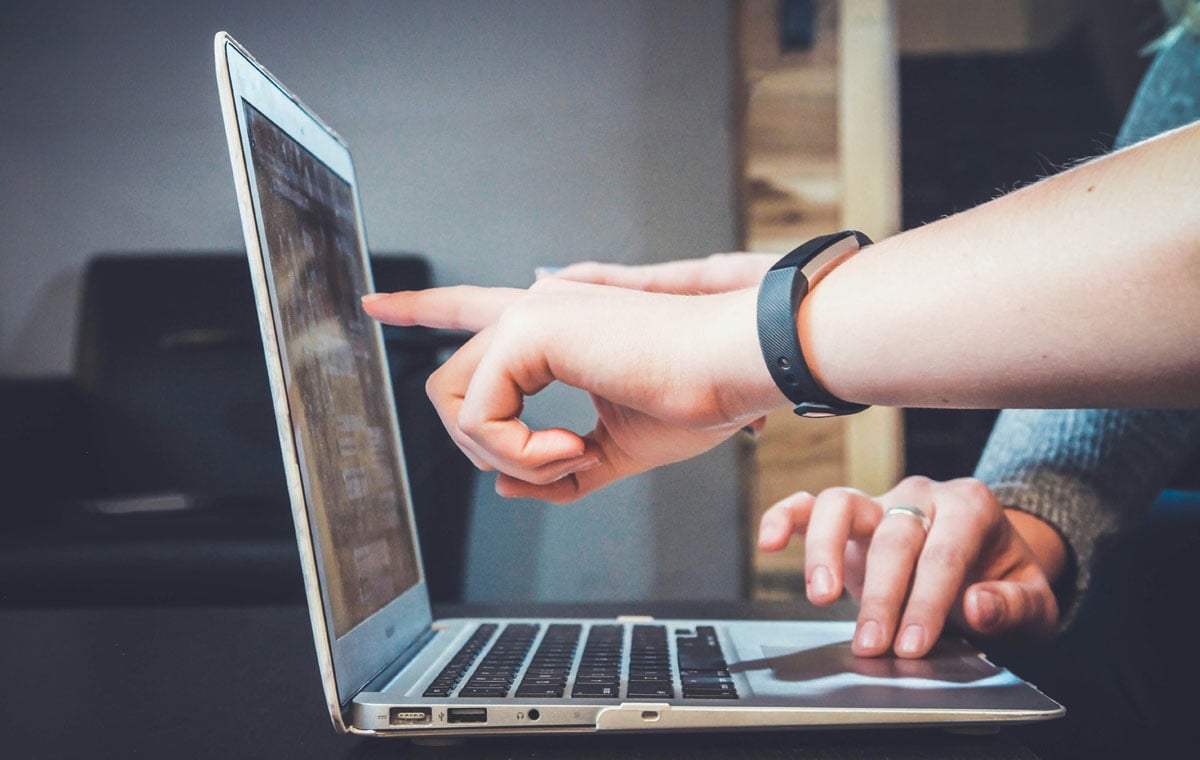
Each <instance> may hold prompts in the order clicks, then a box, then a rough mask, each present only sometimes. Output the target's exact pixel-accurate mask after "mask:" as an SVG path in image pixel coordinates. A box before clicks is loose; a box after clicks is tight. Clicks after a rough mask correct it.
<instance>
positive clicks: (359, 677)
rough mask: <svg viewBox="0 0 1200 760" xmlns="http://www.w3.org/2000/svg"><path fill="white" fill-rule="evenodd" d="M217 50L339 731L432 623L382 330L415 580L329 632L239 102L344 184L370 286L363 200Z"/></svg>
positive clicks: (344, 170) (312, 140)
mask: <svg viewBox="0 0 1200 760" xmlns="http://www.w3.org/2000/svg"><path fill="white" fill-rule="evenodd" d="M214 44H215V52H216V62H217V80H218V85H219V88H220V90H221V107H222V112H223V115H224V118H225V129H226V135H227V138H228V142H229V152H230V160H231V162H232V164H233V170H234V179H235V184H236V185H237V195H238V206H239V210H240V212H241V217H242V232H243V235H244V237H245V241H246V251H247V257H248V259H249V263H250V272H251V277H252V280H253V284H254V294H255V301H256V305H257V308H258V313H259V324H260V326H261V328H262V336H263V348H264V353H265V356H266V363H267V374H268V377H269V379H270V385H271V393H272V397H273V402H274V407H275V412H276V419H277V422H278V425H277V427H278V431H279V442H280V448H281V450H282V453H283V464H284V471H285V475H286V480H287V485H288V495H289V499H290V501H291V506H292V516H293V519H294V522H295V526H296V536H297V541H298V543H299V548H300V560H301V568H302V571H303V575H304V582H305V592H306V597H307V600H308V608H309V615H310V618H311V620H312V624H313V637H314V640H315V643H316V648H317V657H318V660H319V663H320V667H321V675H322V682H323V685H324V687H325V692H326V697H327V699H328V700H329V704H330V712H331V717H332V718H333V721H334V724H335V726H337V728H338V729H339V730H346V729H347V724H346V722H345V717H344V716H345V710H346V705H347V704H348V703H349V701H350V700H351V699H352V698H353V697H354V695H355V694H356V693H357V692H358V691H359V690H360V689H361V688H362V686H363V685H365V684H366V683H367V681H369V680H370V679H371V678H372V677H374V676H375V675H376V674H378V673H379V672H380V671H381V670H383V669H384V668H385V667H386V666H387V665H388V664H389V663H390V662H391V661H392V660H393V659H394V658H395V657H396V656H397V655H399V654H400V652H402V651H403V650H404V649H406V648H407V646H408V645H409V644H411V643H412V642H413V641H415V640H416V639H417V638H418V637H420V636H421V635H422V634H423V633H424V632H425V631H427V630H428V629H429V627H430V624H431V623H432V615H431V610H430V606H429V594H428V592H427V589H426V586H425V571H424V565H423V563H422V562H421V556H420V545H419V541H418V537H417V527H416V523H415V520H414V515H413V510H412V508H411V503H412V502H411V491H410V488H409V484H408V478H407V471H406V470H405V468H404V466H403V461H404V459H403V450H402V446H401V441H400V431H399V425H398V423H397V421H396V412H395V408H394V400H393V396H392V393H391V378H390V375H389V374H388V372H387V365H386V354H385V353H384V344H383V337H382V330H380V329H379V328H378V326H377V327H376V329H375V342H376V351H377V356H378V358H379V361H378V362H377V364H378V370H379V377H378V378H377V381H378V382H380V383H383V384H384V387H385V388H387V389H388V392H387V393H386V398H387V402H388V405H389V412H390V419H389V420H384V421H380V422H381V424H383V425H384V426H385V427H386V428H387V429H388V430H389V431H390V434H391V437H392V441H393V444H394V450H395V451H396V452H397V456H398V457H399V458H400V468H399V469H400V473H401V481H402V491H403V498H404V499H405V504H404V505H401V506H402V507H403V508H404V511H405V513H406V516H407V519H408V522H409V529H410V532H411V535H412V536H413V551H414V552H415V553H416V561H417V569H418V574H419V579H418V581H417V583H416V584H415V585H414V586H412V587H411V588H409V589H408V590H407V591H405V592H404V593H402V594H401V595H400V596H398V597H396V598H395V599H393V600H392V601H391V602H389V603H388V604H386V605H385V606H384V607H382V608H381V609H380V610H378V611H376V612H375V613H373V614H371V615H370V616H369V617H367V618H366V619H365V620H363V621H362V622H361V623H359V624H358V625H356V626H354V627H353V628H352V629H350V630H349V631H348V632H346V633H345V634H344V635H342V636H341V637H340V638H338V637H336V636H335V634H334V628H333V621H332V615H331V611H330V606H329V594H328V588H327V585H326V583H325V576H324V573H323V572H322V563H323V560H322V552H321V541H322V540H323V537H322V536H320V535H318V534H317V533H315V532H314V531H313V520H312V519H311V517H310V513H309V509H310V507H309V504H308V500H307V498H306V497H305V488H304V475H303V470H302V467H301V460H300V453H299V449H298V441H297V438H296V436H295V434H294V432H293V426H292V417H291V411H290V408H289V405H288V394H287V392H286V379H285V378H286V356H285V355H284V352H283V347H282V345H281V343H280V339H279V335H278V330H277V325H278V324H279V315H278V312H277V308H276V305H275V301H274V299H273V298H272V285H271V279H270V271H271V269H270V267H271V264H270V260H269V257H268V255H267V251H266V243H265V236H264V232H263V226H262V216H261V209H260V205H259V203H258V202H257V184H256V182H255V174H254V165H253V162H252V161H250V160H249V134H248V130H247V125H246V113H245V111H244V109H243V107H242V104H243V102H245V103H248V104H250V105H251V106H253V107H254V108H255V109H257V110H258V111H259V112H260V113H261V114H263V115H264V116H265V117H266V118H268V119H270V120H271V121H272V122H274V124H275V125H276V126H278V127H279V128H280V129H282V130H283V131H284V132H285V133H286V134H287V135H288V136H289V137H291V138H292V139H293V140H295V141H296V142H297V143H299V144H300V145H301V146H303V147H304V148H305V149H306V150H308V151H309V152H311V153H312V154H313V155H314V156H315V157H316V158H317V159H318V160H320V161H321V162H322V163H324V164H325V165H326V166H327V167H329V169H330V170H331V171H333V172H334V173H335V174H337V175H338V176H339V177H341V178H342V179H343V180H345V181H346V182H347V183H348V184H349V185H350V188H351V194H352V198H353V203H354V215H355V220H356V227H357V232H358V246H359V258H360V263H361V266H362V267H363V270H364V271H363V274H364V277H365V282H366V283H367V284H368V287H372V288H373V286H372V285H371V282H372V280H371V272H370V267H369V266H368V262H367V257H366V251H367V247H366V238H365V228H364V226H363V218H362V204H361V203H360V201H359V197H358V184H357V182H356V179H355V174H354V166H353V162H352V160H351V157H350V151H349V149H348V147H347V146H346V144H345V142H344V141H342V139H341V138H340V137H339V136H338V135H337V133H336V132H334V131H333V130H332V129H330V128H329V127H328V126H327V125H325V123H324V122H323V121H321V119H320V118H319V117H317V116H316V115H315V114H314V113H313V112H312V111H311V110H310V109H309V108H307V107H306V106H305V105H304V104H303V103H302V102H301V101H300V100H299V99H297V98H296V97H295V96H294V95H292V94H291V93H290V92H289V91H288V90H287V89H286V88H285V87H284V86H283V85H282V84H280V83H279V82H278V81H277V80H276V79H275V78H274V77H273V76H272V75H271V74H270V73H269V72H267V71H266V70H265V69H264V68H263V67H262V66H261V65H259V64H258V63H257V62H256V61H255V60H254V58H253V57H252V56H251V55H250V54H249V53H247V52H246V51H245V49H244V48H242V46H241V45H239V44H238V43H237V42H236V41H235V40H234V39H233V38H232V37H230V36H229V35H228V34H226V33H224V32H220V33H218V34H217V35H216V39H215V43H214Z"/></svg>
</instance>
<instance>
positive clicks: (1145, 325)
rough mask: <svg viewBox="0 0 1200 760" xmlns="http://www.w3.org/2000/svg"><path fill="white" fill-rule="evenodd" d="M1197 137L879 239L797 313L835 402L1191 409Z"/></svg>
mask: <svg viewBox="0 0 1200 760" xmlns="http://www.w3.org/2000/svg"><path fill="white" fill-rule="evenodd" d="M1198 158H1200V123H1197V124H1193V125H1191V126H1189V127H1185V128H1183V129H1180V130H1176V131H1174V132H1169V133H1167V134H1164V135H1162V136H1160V137H1157V138H1154V139H1152V140H1149V141H1146V142H1144V143H1140V144H1138V145H1134V146H1132V147H1130V148H1127V149H1125V150H1122V151H1119V152H1117V153H1113V154H1110V155H1108V156H1105V157H1103V158H1100V159H1096V160H1094V161H1091V162H1089V163H1087V164H1084V165H1081V166H1078V167H1076V168H1074V169H1072V170H1070V171H1067V172H1064V173H1062V174H1059V175H1056V176H1054V177H1052V178H1050V179H1047V180H1043V181H1042V182H1039V183H1037V184H1035V185H1031V186H1028V187H1026V188H1023V189H1021V190H1019V191H1016V192H1013V193H1010V194H1008V195H1005V196H1002V197H1000V198H997V199H996V200H993V201H991V202H990V203H986V204H983V205H981V206H979V207H976V208H974V209H972V210H970V211H967V212H964V213H960V214H956V215H954V216H952V217H947V218H945V219H942V220H940V221H938V222H935V223H932V224H929V225H926V226H924V227H921V228H918V229H915V230H912V231H911V232H907V233H905V234H902V235H898V236H896V237H893V238H890V239H888V240H885V241H883V242H880V243H879V244H877V245H875V246H872V247H870V248H867V249H865V250H864V251H862V252H861V253H859V254H858V255H857V256H855V257H853V258H851V259H850V260H849V261H847V262H846V263H845V264H843V265H842V266H840V267H838V268H837V269H835V270H834V271H833V272H832V273H831V274H830V275H829V276H828V277H827V278H826V279H825V280H823V281H822V282H821V283H820V284H819V285H818V287H816V288H815V289H814V291H813V293H812V294H811V295H810V296H809V298H807V299H805V301H804V302H803V304H802V308H801V314H800V322H799V324H800V328H801V332H800V334H801V343H802V345H804V347H805V349H806V353H807V355H808V356H809V357H810V360H811V362H812V364H813V365H814V368H815V370H816V373H817V376H818V377H819V378H820V379H821V380H822V381H823V383H824V384H825V385H826V387H828V388H829V389H830V390H831V391H832V392H833V393H834V394H835V395H838V396H840V397H842V398H845V399H848V400H854V401H862V402H869V403H874V404H882V405H894V406H933V407H985V408H999V407H1063V406H1078V407H1083V406H1183V405H1192V406H1194V405H1197V404H1200V352H1197V351H1196V350H1195V340H1196V336H1197V335H1200V161H1198V160H1197V159H1198Z"/></svg>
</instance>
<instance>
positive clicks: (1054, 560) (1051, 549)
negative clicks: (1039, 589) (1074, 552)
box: [1004, 508, 1068, 585]
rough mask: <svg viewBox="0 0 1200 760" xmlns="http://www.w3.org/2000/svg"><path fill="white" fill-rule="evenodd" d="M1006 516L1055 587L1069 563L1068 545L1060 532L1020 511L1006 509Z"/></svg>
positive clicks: (1039, 519) (1033, 516)
mask: <svg viewBox="0 0 1200 760" xmlns="http://www.w3.org/2000/svg"><path fill="white" fill-rule="evenodd" d="M1004 515H1005V517H1007V518H1008V521H1009V523H1010V524H1011V525H1012V526H1013V529H1014V530H1016V532H1017V535H1019V536H1020V537H1021V539H1022V540H1024V541H1025V543H1026V544H1027V545H1028V546H1029V549H1030V551H1032V552H1033V556H1034V557H1035V558H1036V559H1037V562H1038V564H1039V565H1041V568H1042V572H1043V573H1045V574H1046V579H1047V580H1048V581H1049V582H1050V584H1051V585H1054V584H1055V583H1056V582H1057V581H1058V579H1059V578H1061V577H1062V575H1063V572H1064V571H1065V570H1066V567H1067V561H1068V553H1067V545H1066V542H1065V541H1063V538H1062V536H1061V535H1060V534H1059V532H1058V530H1057V529H1056V528H1055V527H1054V526H1053V525H1051V524H1050V523H1048V522H1046V521H1045V520H1043V519H1041V518H1040V517H1037V516H1035V515H1031V514H1029V513H1028V512H1022V511H1021V510H1019V509H1009V508H1006V509H1005V510H1004Z"/></svg>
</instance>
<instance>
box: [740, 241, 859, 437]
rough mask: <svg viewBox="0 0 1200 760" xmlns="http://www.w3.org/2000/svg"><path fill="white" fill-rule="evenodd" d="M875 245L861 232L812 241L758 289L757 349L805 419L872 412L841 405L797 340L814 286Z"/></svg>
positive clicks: (783, 261)
mask: <svg viewBox="0 0 1200 760" xmlns="http://www.w3.org/2000/svg"><path fill="white" fill-rule="evenodd" d="M870 244H871V239H870V238H868V237H867V236H866V235H864V234H863V233H861V232H858V231H856V230H846V231H844V232H837V233H834V234H832V235H825V236H823V237H819V238H813V239H812V240H810V241H808V242H807V243H805V244H804V245H802V246H800V247H799V248H796V249H795V250H794V251H792V252H791V253H789V254H788V255H786V256H784V257H783V258H782V259H780V260H779V261H778V262H776V264H775V266H773V267H771V269H770V270H769V271H768V272H767V274H766V276H765V277H763V281H762V284H761V285H760V286H759V289H758V343H759V346H760V347H761V348H762V354H763V360H764V361H766V363H767V370H768V371H769V372H770V373H771V379H773V380H774V381H775V384H776V385H777V386H779V390H781V391H783V395H785V396H787V397H788V400H790V401H791V402H792V403H793V404H795V405H796V409H795V412H796V414H798V415H800V416H801V417H832V416H836V415H843V414H854V413H855V412H861V411H862V410H864V409H866V408H867V406H868V405H867V404H854V403H850V402H848V401H843V400H841V399H839V398H838V397H837V396H834V395H833V394H832V393H830V392H829V391H827V390H825V389H824V388H822V387H821V385H820V384H819V383H818V382H817V381H816V379H815V378H814V377H813V376H812V372H811V371H810V370H809V369H808V362H806V361H805V360H804V352H803V351H802V350H801V348H800V339H799V337H798V336H797V335H796V314H797V313H798V311H799V309H800V301H801V300H802V299H803V298H804V296H805V295H807V294H808V291H809V288H810V287H811V286H812V283H815V282H816V281H817V280H819V279H820V278H821V277H822V276H823V275H824V274H825V273H826V272H827V271H829V270H830V269H832V268H833V267H834V266H836V265H837V264H839V263H841V261H842V260H844V259H845V258H846V257H848V256H850V255H851V254H853V253H854V252H855V251H857V250H858V249H859V248H863V247H865V246H868V245H870Z"/></svg>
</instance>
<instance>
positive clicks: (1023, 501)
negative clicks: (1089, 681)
mask: <svg viewBox="0 0 1200 760" xmlns="http://www.w3.org/2000/svg"><path fill="white" fill-rule="evenodd" d="M1167 39H1168V40H1169V42H1168V43H1167V44H1166V45H1165V46H1164V47H1163V48H1162V50H1160V51H1159V53H1158V55H1157V57H1156V58H1155V61H1154V63H1153V64H1152V65H1151V67H1150V69H1149V70H1148V71H1147V73H1146V77H1145V79H1144V80H1143V81H1142V84H1141V87H1140V88H1139V90H1138V94H1137V96H1136V98H1135V99H1134V103H1133V105H1132V106H1131V108H1130V110H1129V114H1128V116H1127V117H1126V120H1125V123H1124V125H1123V126H1122V128H1121V132H1120V134H1119V135H1118V137H1117V143H1116V144H1117V147H1121V146H1124V145H1128V144H1131V143H1134V142H1137V141H1138V140H1142V139H1144V138H1147V137H1151V136H1153V135H1155V134H1158V133H1159V132H1163V131H1165V130H1168V129H1172V128H1174V127H1177V126H1181V125H1183V124H1189V123H1191V122H1192V121H1195V120H1196V119H1197V118H1200V39H1198V38H1197V37H1195V36H1192V35H1190V34H1181V35H1178V36H1173V37H1169V38H1167ZM1187 160H1198V159H1197V158H1196V157H1194V156H1193V157H1188V158H1187ZM1198 446H1200V410H1130V409H1126V410H1111V409H1099V410H1096V409H1093V410H1082V409H1069V410H1051V411H1042V410H1025V409H1022V410H1006V411H1004V412H1002V413H1001V414H1000V417H999V419H998V420H997V422H996V426H995V428H994V429H993V430H992V435H991V438H990V439H989V441H988V444H987V447H986V448H985V449H984V452H983V456H982V458H981V459H980V461H979V465H978V467H977V468H976V471H975V476H976V477H977V478H979V479H980V480H982V481H984V482H985V483H987V484H988V485H989V486H990V487H991V488H992V490H993V491H994V492H995V494H996V496H997V498H998V499H999V500H1000V502H1001V503H1002V504H1005V505H1007V506H1010V507H1014V508H1016V509H1021V510H1023V511H1025V512H1029V513H1031V514H1034V515H1037V516H1038V517H1040V518H1042V519H1044V520H1046V521H1047V522H1049V523H1050V524H1051V525H1053V526H1054V527H1055V528H1056V529H1057V530H1058V531H1059V533H1060V534H1061V535H1062V537H1063V539H1064V540H1065V542H1066V544H1067V547H1068V549H1069V551H1070V554H1071V560H1072V562H1071V572H1069V573H1068V574H1067V576H1066V577H1065V578H1064V581H1065V582H1064V583H1063V584H1060V588H1057V589H1056V590H1055V591H1056V593H1057V594H1058V596H1059V603H1060V606H1061V609H1062V611H1063V613H1064V614H1063V624H1064V625H1066V624H1068V623H1069V622H1070V621H1071V619H1072V618H1073V616H1074V613H1075V610H1076V608H1077V605H1078V602H1079V599H1080V597H1081V596H1082V594H1083V591H1084V590H1086V589H1087V586H1088V581H1089V579H1090V578H1091V571H1092V565H1093V562H1094V561H1095V559H1096V554H1097V550H1098V549H1102V548H1103V546H1104V543H1105V542H1106V541H1107V540H1109V539H1111V538H1112V537H1113V536H1115V535H1116V534H1117V533H1119V532H1120V531H1121V530H1122V529H1124V528H1125V527H1126V526H1127V525H1129V524H1130V523H1131V522H1132V521H1134V520H1136V519H1137V518H1138V517H1139V516H1140V515H1141V514H1142V512H1143V511H1145V509H1146V508H1147V507H1148V506H1149V505H1150V503H1151V502H1152V501H1153V500H1154V498H1155V496H1156V495H1157V494H1158V492H1159V491H1160V490H1161V489H1162V487H1163V485H1164V484H1165V483H1166V481H1167V479H1168V478H1170V476H1171V475H1172V474H1173V473H1174V472H1175V471H1176V470H1177V469H1178V468H1179V466H1180V465H1181V464H1183V463H1184V462H1185V461H1186V460H1187V459H1188V457H1189V456H1190V455H1191V454H1192V453H1193V452H1194V451H1195V450H1196V448H1197V447H1198Z"/></svg>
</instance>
